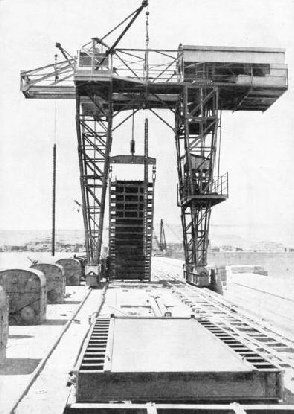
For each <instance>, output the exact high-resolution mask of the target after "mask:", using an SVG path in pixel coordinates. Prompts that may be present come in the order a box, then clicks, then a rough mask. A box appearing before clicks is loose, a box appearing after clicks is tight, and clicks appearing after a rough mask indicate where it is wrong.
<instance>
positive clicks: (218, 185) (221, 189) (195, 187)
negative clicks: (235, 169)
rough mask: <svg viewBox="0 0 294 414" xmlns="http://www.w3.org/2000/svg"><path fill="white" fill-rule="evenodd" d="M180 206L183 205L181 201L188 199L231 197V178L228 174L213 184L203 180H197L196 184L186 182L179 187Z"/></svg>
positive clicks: (216, 178)
mask: <svg viewBox="0 0 294 414" xmlns="http://www.w3.org/2000/svg"><path fill="white" fill-rule="evenodd" d="M177 194H178V200H177V201H178V205H180V204H181V200H183V199H185V198H187V197H192V196H193V197H198V198H201V197H202V198H203V197H205V198H207V197H209V196H212V197H215V196H220V197H222V198H223V197H228V196H229V177H228V173H225V174H223V175H221V176H218V177H215V178H214V179H213V180H212V181H211V182H209V181H208V180H207V181H205V180H204V179H202V181H200V180H195V182H192V184H191V183H190V182H186V183H185V184H183V185H180V186H178V192H177Z"/></svg>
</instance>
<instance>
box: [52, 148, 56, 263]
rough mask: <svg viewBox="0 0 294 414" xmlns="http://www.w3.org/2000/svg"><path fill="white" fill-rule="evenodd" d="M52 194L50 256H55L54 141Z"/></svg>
mask: <svg viewBox="0 0 294 414" xmlns="http://www.w3.org/2000/svg"><path fill="white" fill-rule="evenodd" d="M52 189H53V194H52V256H55V220H56V142H54V144H53V186H52Z"/></svg>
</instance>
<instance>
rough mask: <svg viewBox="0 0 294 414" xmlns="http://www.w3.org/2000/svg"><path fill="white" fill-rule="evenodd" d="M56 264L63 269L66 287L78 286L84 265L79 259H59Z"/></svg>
mask: <svg viewBox="0 0 294 414" xmlns="http://www.w3.org/2000/svg"><path fill="white" fill-rule="evenodd" d="M56 263H57V264H58V265H60V266H62V267H63V270H64V274H65V278H66V286H78V285H79V284H80V281H81V277H82V265H81V263H80V261H79V260H78V259H73V258H69V259H59V260H57V261H56Z"/></svg>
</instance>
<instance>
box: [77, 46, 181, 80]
mask: <svg viewBox="0 0 294 414" xmlns="http://www.w3.org/2000/svg"><path fill="white" fill-rule="evenodd" d="M180 58H181V54H180V53H179V52H178V51H177V50H155V49H150V50H147V51H146V50H145V49H115V50H114V51H113V52H112V53H111V54H109V55H106V54H105V52H104V53H103V52H101V51H100V50H99V51H97V49H95V50H94V53H93V49H91V50H86V49H82V50H81V51H79V53H78V59H77V66H76V71H77V72H78V71H79V70H80V71H83V70H90V71H91V75H98V76H99V75H101V74H102V73H103V72H105V71H108V72H110V73H111V74H112V75H114V76H117V77H121V78H128V79H133V80H138V81H140V82H145V81H146V80H148V82H150V83H158V82H164V83H173V82H179V81H180V80H181V75H180V73H179V64H178V63H179V60H180Z"/></svg>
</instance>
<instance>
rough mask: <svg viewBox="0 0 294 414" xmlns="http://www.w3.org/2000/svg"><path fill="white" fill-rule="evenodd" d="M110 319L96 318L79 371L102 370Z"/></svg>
mask: <svg viewBox="0 0 294 414" xmlns="http://www.w3.org/2000/svg"><path fill="white" fill-rule="evenodd" d="M110 322H111V319H109V318H107V319H102V318H98V319H96V322H95V324H94V325H93V328H92V331H91V333H90V335H89V340H88V342H87V346H86V349H85V351H84V353H83V355H82V360H81V363H80V366H79V371H104V370H105V365H106V363H107V345H108V339H109V332H110Z"/></svg>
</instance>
